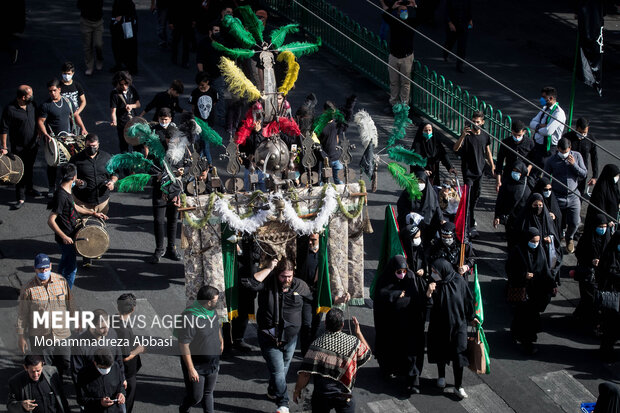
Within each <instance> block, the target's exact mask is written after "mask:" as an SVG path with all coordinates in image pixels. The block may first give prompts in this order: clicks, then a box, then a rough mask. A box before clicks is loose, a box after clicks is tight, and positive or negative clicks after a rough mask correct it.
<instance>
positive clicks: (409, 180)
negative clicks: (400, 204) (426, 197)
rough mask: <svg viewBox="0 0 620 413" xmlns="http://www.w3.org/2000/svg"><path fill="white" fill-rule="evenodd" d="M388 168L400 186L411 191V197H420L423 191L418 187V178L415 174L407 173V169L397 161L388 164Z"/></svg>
mask: <svg viewBox="0 0 620 413" xmlns="http://www.w3.org/2000/svg"><path fill="white" fill-rule="evenodd" d="M388 170H389V171H390V173H391V174H392V176H393V177H394V179H395V180H396V183H397V184H398V186H400V187H401V188H403V189H404V190H406V191H407V192H408V193H409V198H411V199H414V198H415V199H420V198H421V197H422V192H420V188H419V187H418V179H417V178H416V176H415V175H414V174H410V173H407V170H405V168H403V167H402V166H401V165H399V164H397V163H396V162H390V163H389V164H388Z"/></svg>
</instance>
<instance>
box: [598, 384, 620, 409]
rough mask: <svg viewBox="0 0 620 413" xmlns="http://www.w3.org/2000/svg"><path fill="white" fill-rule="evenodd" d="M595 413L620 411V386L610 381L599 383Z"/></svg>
mask: <svg viewBox="0 0 620 413" xmlns="http://www.w3.org/2000/svg"><path fill="white" fill-rule="evenodd" d="M594 413H620V387H618V386H617V385H615V384H613V383H609V382H605V383H601V384H599V385H598V399H596V407H594Z"/></svg>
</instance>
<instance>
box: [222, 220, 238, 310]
mask: <svg viewBox="0 0 620 413" xmlns="http://www.w3.org/2000/svg"><path fill="white" fill-rule="evenodd" d="M221 232H222V260H223V263H224V295H225V297H226V310H227V312H228V320H229V321H230V320H232V319H233V318H235V317H237V316H238V315H239V313H238V310H239V277H238V274H237V272H238V265H237V243H236V242H230V241H228V240H227V239H228V238H229V237H230V236H231V235H235V231H233V230H232V229H231V228H230V227H229V226H228V225H226V224H222V226H221Z"/></svg>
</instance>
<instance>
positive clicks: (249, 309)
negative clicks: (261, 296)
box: [231, 285, 256, 341]
mask: <svg viewBox="0 0 620 413" xmlns="http://www.w3.org/2000/svg"><path fill="white" fill-rule="evenodd" d="M255 298H256V291H252V290H250V289H249V288H245V287H244V286H243V285H242V286H241V287H240V288H239V308H238V316H237V317H235V318H234V319H233V320H232V323H231V324H232V339H233V341H235V340H236V341H239V340H243V337H244V336H245V330H246V329H247V327H248V320H249V315H250V314H256V312H255V311H254V299H255Z"/></svg>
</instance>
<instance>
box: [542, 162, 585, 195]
mask: <svg viewBox="0 0 620 413" xmlns="http://www.w3.org/2000/svg"><path fill="white" fill-rule="evenodd" d="M569 153H570V154H571V155H573V158H575V163H574V164H573V165H571V164H570V163H568V161H567V160H566V159H562V158H561V157H560V155H559V152H558V153H556V154H554V155H553V156H551V157H549V158H548V159H547V161H546V162H545V172H547V173H549V174H551V175H552V176H553V181H552V183H551V186H552V189H553V192H554V193H555V196H557V197H558V198H564V199H566V198H568V197H571V196H576V194H575V193H577V194H578V193H579V191H578V190H577V181H578V180H579V179H585V178H586V177H587V176H588V170H587V169H586V166H585V164H584V163H583V158H582V157H581V154H580V153H579V152H574V151H570V152H569ZM560 184H564V185H566V186H567V187H568V188H570V190H571V191H574V192H575V193H571V194H569V193H568V191H567V190H566V188H564V187H563V186H562V185H560Z"/></svg>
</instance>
